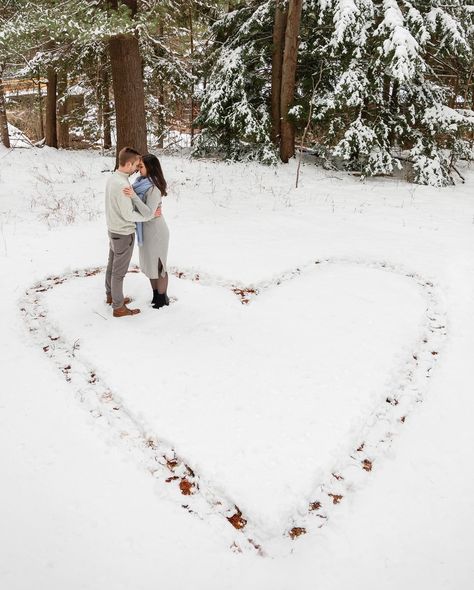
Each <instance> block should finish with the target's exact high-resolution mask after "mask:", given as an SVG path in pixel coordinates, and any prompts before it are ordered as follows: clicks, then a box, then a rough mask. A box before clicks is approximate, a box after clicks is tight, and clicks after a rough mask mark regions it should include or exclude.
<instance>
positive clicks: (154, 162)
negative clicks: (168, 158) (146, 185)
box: [142, 154, 168, 197]
mask: <svg viewBox="0 0 474 590" xmlns="http://www.w3.org/2000/svg"><path fill="white" fill-rule="evenodd" d="M142 162H143V164H144V165H145V168H146V171H147V176H148V177H149V178H150V180H151V181H152V183H153V184H154V185H155V186H156V187H157V188H159V189H160V192H161V194H162V196H163V197H165V196H166V195H167V194H168V193H167V192H166V180H165V177H164V176H163V170H162V169H161V164H160V161H159V160H158V158H157V157H156V156H154V155H153V154H145V155H144V156H142Z"/></svg>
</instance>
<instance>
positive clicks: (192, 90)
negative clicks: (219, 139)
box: [189, 0, 194, 145]
mask: <svg viewBox="0 0 474 590" xmlns="http://www.w3.org/2000/svg"><path fill="white" fill-rule="evenodd" d="M189 44H190V50H191V75H192V76H193V81H192V84H191V105H190V107H191V114H190V117H189V118H190V121H189V123H190V130H191V145H193V143H194V125H193V123H194V31H193V2H192V0H191V1H190V3H189Z"/></svg>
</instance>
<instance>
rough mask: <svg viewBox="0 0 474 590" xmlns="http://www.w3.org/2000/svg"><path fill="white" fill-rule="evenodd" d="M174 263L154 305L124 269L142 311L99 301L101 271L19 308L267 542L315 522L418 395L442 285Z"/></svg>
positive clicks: (74, 374)
mask: <svg viewBox="0 0 474 590" xmlns="http://www.w3.org/2000/svg"><path fill="white" fill-rule="evenodd" d="M175 274H176V275H177V276H178V277H180V278H182V279H187V278H190V279H194V280H180V281H177V280H175V281H173V282H172V283H171V289H170V291H171V295H176V297H177V301H176V302H173V303H172V305H171V306H170V307H169V308H166V309H162V310H159V311H156V310H153V309H152V308H150V307H149V303H148V289H147V286H146V279H145V278H144V277H143V275H140V274H138V273H130V274H129V275H128V276H127V279H126V281H125V284H126V290H127V294H130V295H132V296H133V298H134V300H135V302H136V304H137V305H138V306H140V307H141V308H142V313H141V314H140V315H139V316H137V317H134V318H126V319H120V320H117V319H113V318H112V317H111V313H110V310H109V309H107V308H106V306H105V305H101V304H99V303H97V302H99V301H101V300H102V298H103V275H102V273H101V272H100V269H97V270H96V271H77V272H75V273H71V274H70V275H65V276H63V277H49V278H48V279H47V280H46V281H44V282H42V283H41V284H38V285H35V286H34V287H33V288H32V289H30V290H29V291H28V293H27V295H26V297H25V299H24V301H23V302H22V309H23V311H24V313H25V316H26V318H27V322H28V325H29V327H30V330H31V331H32V332H35V333H36V334H37V337H38V338H39V339H40V341H41V344H42V346H43V350H44V351H45V352H46V353H47V354H48V355H49V356H51V357H52V358H53V360H54V361H55V362H56V363H57V364H58V366H59V367H60V368H61V370H62V371H63V373H65V375H66V378H67V379H68V381H71V383H72V384H73V385H74V387H75V389H76V391H77V392H78V395H79V397H80V399H81V401H84V400H86V401H87V403H88V404H89V406H90V408H91V411H92V412H93V413H95V415H97V416H101V417H103V416H105V415H107V416H108V421H109V423H111V424H112V425H113V426H114V429H115V430H116V432H117V433H120V434H119V436H120V437H121V438H127V439H129V440H135V443H136V442H137V440H138V439H140V441H141V443H140V444H141V445H142V446H144V447H147V450H148V451H149V452H150V453H152V454H153V453H154V461H155V463H156V465H155V467H154V468H153V467H150V464H149V463H148V464H147V465H148V469H149V470H150V471H152V472H153V473H156V472H159V470H160V469H161V470H163V469H166V470H168V471H167V477H166V481H168V482H173V481H175V482H176V483H177V484H178V485H179V487H180V490H181V492H182V493H183V494H185V495H190V496H193V495H195V494H197V493H201V495H203V496H204V497H205V499H206V501H207V502H208V503H210V504H211V505H214V506H219V507H220V509H219V510H220V512H222V513H223V514H224V515H226V516H227V517H228V519H229V520H230V521H231V522H232V524H234V526H236V528H241V527H244V526H245V529H246V530H247V531H251V534H252V538H253V539H258V541H259V542H261V541H262V540H265V539H269V538H271V537H274V536H278V535H281V534H282V533H283V532H285V531H286V532H288V533H289V535H290V536H291V537H295V536H298V535H299V534H301V533H303V532H306V531H307V530H308V529H311V526H312V524H311V523H315V522H316V526H321V524H322V522H324V521H325V519H326V518H327V513H328V511H329V509H330V506H331V505H334V504H337V503H338V502H339V501H340V500H341V499H342V498H343V497H344V495H345V494H346V492H347V490H348V488H350V487H353V485H354V482H355V483H357V478H359V477H360V476H363V474H364V473H366V472H367V471H370V470H371V469H372V465H373V464H374V461H375V460H376V459H377V458H378V456H380V454H381V452H382V450H383V446H384V445H386V444H389V442H390V440H391V438H392V436H393V433H394V432H396V431H397V429H399V428H401V424H402V423H403V421H404V419H405V416H406V415H407V413H408V412H409V410H410V408H411V407H412V406H413V404H415V403H416V402H417V401H420V400H421V398H422V394H423V391H424V390H425V389H426V384H427V382H428V378H429V376H430V371H431V368H432V366H433V363H434V362H435V360H436V356H437V353H438V351H439V348H440V341H441V339H442V338H443V336H444V334H445V330H444V321H443V318H442V315H441V313H440V311H439V309H438V305H437V302H436V298H435V293H434V287H433V285H432V284H431V283H430V282H429V281H426V280H424V279H422V278H421V277H419V276H417V275H414V274H413V273H407V272H404V271H403V270H400V269H398V268H395V267H390V266H388V265H386V264H385V263H379V264H377V263H375V264H368V263H360V262H359V263H354V262H351V261H323V263H320V261H317V262H316V264H315V263H314V262H312V263H308V264H307V265H305V266H304V267H300V268H299V269H295V270H294V271H291V272H288V273H285V274H283V275H281V276H280V277H277V278H274V279H272V280H269V281H267V282H262V283H259V284H255V285H253V286H251V287H245V286H243V285H236V284H234V283H230V282H226V281H222V280H218V279H216V278H213V277H211V276H205V275H202V274H200V275H195V274H193V273H191V274H189V273H188V274H187V273H183V272H181V273H178V272H176V273H175ZM70 278H74V279H75V280H68V279H70ZM196 279H198V280H196ZM58 285H61V286H60V287H58V288H54V289H53V288H52V287H56V286H58ZM236 295H237V297H236ZM242 303H247V304H246V305H242ZM117 420H118V423H117ZM127 421H128V422H127ZM127 423H128V426H126V424H127ZM132 430H133V431H134V432H135V434H133V433H131V431H132ZM129 431H130V432H129ZM124 433H125V434H124ZM169 470H171V475H170V472H169ZM186 506H187V507H189V506H190V503H188V504H187V505H186ZM236 506H238V509H237V508H236ZM312 516H317V517H319V518H317V519H314V518H313V519H312Z"/></svg>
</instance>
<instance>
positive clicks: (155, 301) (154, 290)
mask: <svg viewBox="0 0 474 590" xmlns="http://www.w3.org/2000/svg"><path fill="white" fill-rule="evenodd" d="M159 296H160V294H159V293H158V289H153V299H152V300H151V304H152V305H155V304H156V303H158V297H159Z"/></svg>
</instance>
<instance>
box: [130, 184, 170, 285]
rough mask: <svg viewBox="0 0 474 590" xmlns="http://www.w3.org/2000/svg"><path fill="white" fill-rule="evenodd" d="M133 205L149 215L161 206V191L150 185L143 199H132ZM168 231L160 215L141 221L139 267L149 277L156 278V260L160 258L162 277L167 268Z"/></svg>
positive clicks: (136, 197)
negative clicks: (141, 244) (141, 243)
mask: <svg viewBox="0 0 474 590" xmlns="http://www.w3.org/2000/svg"><path fill="white" fill-rule="evenodd" d="M132 201H133V204H134V205H135V207H136V208H137V209H138V211H140V213H142V214H143V215H149V214H150V213H152V212H153V211H155V210H156V209H157V208H158V207H161V193H160V190H159V189H158V188H157V187H156V186H152V187H151V188H149V189H148V190H147V192H146V193H145V198H144V201H142V200H141V199H140V198H139V197H138V196H135V197H133V199H132ZM169 239H170V233H169V229H168V226H167V225H166V221H165V219H164V217H163V215H161V217H154V218H153V219H151V220H150V221H146V222H144V223H143V246H140V248H139V257H140V269H141V271H142V272H143V273H144V274H145V275H146V276H147V277H148V278H149V279H157V278H158V277H159V275H158V261H159V260H161V264H162V265H163V268H162V269H161V276H162V277H164V276H165V275H166V273H167V272H168V270H167V260H168V244H169Z"/></svg>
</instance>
